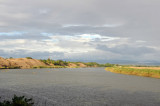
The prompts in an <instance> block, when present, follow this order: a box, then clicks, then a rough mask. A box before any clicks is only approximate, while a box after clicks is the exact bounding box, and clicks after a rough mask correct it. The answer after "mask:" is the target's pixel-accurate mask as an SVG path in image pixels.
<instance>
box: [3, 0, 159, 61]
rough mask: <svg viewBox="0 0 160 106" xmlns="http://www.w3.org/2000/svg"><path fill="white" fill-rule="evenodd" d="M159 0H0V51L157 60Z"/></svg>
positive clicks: (18, 54) (72, 57)
mask: <svg viewBox="0 0 160 106" xmlns="http://www.w3.org/2000/svg"><path fill="white" fill-rule="evenodd" d="M159 10H160V0H0V56H2V57H15V58H19V57H26V56H31V57H33V58H37V59H44V58H48V57H50V58H52V59H63V60H72V61H96V62H115V63H124V62H125V63H127V62H128V63H129V62H136V63H141V62H143V63H144V62H145V63H149V62H157V63H158V62H160V47H159V45H160V41H159V40H160V12H159Z"/></svg>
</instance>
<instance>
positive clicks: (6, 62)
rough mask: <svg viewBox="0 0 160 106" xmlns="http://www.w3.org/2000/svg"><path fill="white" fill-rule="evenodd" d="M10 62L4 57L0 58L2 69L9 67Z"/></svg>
mask: <svg viewBox="0 0 160 106" xmlns="http://www.w3.org/2000/svg"><path fill="white" fill-rule="evenodd" d="M9 66H10V62H9V61H8V60H6V59H4V58H2V57H0V68H2V67H9Z"/></svg>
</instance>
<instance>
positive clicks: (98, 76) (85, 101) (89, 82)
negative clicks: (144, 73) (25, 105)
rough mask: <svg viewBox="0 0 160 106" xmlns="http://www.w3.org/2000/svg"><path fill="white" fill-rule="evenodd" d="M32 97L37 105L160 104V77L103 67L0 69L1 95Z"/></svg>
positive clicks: (107, 105) (130, 105)
mask: <svg viewBox="0 0 160 106" xmlns="http://www.w3.org/2000/svg"><path fill="white" fill-rule="evenodd" d="M14 94H17V95H26V96H27V97H32V98H34V101H35V105H38V106H53V105H54V106H160V79H155V78H147V77H138V76H129V75H122V74H115V73H111V72H106V71H105V70H104V68H75V69H72V68H71V69H69V68H68V69H66V68H65V69H63V68H62V69H12V70H0V96H1V97H2V100H3V99H9V98H11V97H12V96H13V95H14Z"/></svg>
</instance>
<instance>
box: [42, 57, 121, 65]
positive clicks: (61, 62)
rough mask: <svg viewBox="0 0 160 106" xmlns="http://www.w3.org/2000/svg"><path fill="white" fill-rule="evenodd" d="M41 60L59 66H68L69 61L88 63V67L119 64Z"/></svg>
mask: <svg viewBox="0 0 160 106" xmlns="http://www.w3.org/2000/svg"><path fill="white" fill-rule="evenodd" d="M41 61H42V62H43V63H45V64H46V65H57V66H68V65H69V63H73V64H75V65H77V66H79V65H80V63H81V64H84V65H86V66H87V67H113V66H117V65H118V64H110V63H106V64H99V63H96V62H86V63H85V62H71V61H64V60H52V59H49V58H48V59H41Z"/></svg>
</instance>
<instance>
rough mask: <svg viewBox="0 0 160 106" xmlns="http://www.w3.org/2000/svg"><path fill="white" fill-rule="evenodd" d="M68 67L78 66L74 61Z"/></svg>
mask: <svg viewBox="0 0 160 106" xmlns="http://www.w3.org/2000/svg"><path fill="white" fill-rule="evenodd" d="M68 67H70V68H73V67H77V65H76V64H74V63H69V64H68Z"/></svg>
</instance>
